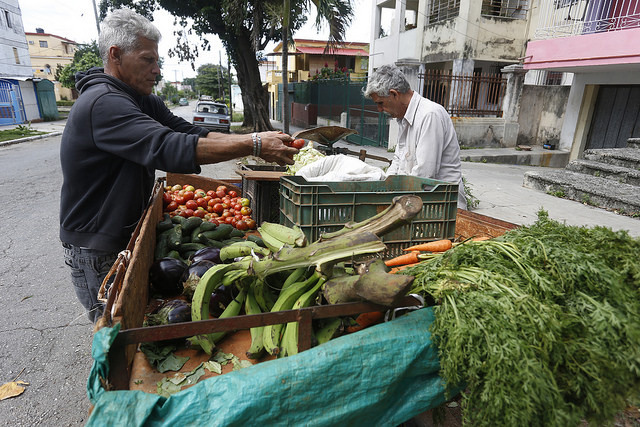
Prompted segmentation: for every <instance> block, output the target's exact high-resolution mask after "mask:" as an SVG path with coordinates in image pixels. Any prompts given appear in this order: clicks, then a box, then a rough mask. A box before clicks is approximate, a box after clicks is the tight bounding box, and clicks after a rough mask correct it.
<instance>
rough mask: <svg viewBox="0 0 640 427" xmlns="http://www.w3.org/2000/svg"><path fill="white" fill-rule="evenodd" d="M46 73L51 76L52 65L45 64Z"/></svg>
mask: <svg viewBox="0 0 640 427" xmlns="http://www.w3.org/2000/svg"><path fill="white" fill-rule="evenodd" d="M44 73H45V74H51V65H49V64H44Z"/></svg>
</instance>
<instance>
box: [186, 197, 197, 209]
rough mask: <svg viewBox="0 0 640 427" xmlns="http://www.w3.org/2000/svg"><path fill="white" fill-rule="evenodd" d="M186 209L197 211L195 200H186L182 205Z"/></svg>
mask: <svg viewBox="0 0 640 427" xmlns="http://www.w3.org/2000/svg"><path fill="white" fill-rule="evenodd" d="M184 205H185V206H186V207H187V209H191V210H196V209H198V203H197V202H196V201H195V200H193V199H192V200H187V201H186V202H185V204H184Z"/></svg>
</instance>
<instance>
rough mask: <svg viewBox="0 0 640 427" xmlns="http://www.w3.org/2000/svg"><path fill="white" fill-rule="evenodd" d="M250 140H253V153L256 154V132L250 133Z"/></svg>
mask: <svg viewBox="0 0 640 427" xmlns="http://www.w3.org/2000/svg"><path fill="white" fill-rule="evenodd" d="M251 140H252V141H253V155H254V156H256V157H257V156H258V154H257V153H258V133H257V132H254V133H252V134H251Z"/></svg>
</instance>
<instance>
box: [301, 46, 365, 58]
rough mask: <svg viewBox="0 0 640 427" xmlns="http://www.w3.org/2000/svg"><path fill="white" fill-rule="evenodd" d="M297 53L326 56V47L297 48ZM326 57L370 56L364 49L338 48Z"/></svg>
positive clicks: (329, 52)
mask: <svg viewBox="0 0 640 427" xmlns="http://www.w3.org/2000/svg"><path fill="white" fill-rule="evenodd" d="M296 51H297V52H300V53H310V54H315V55H324V54H325V53H324V47H309V46H297V47H296ZM326 55H341V56H369V52H367V51H366V50H364V49H360V48H355V49H349V48H338V49H334V50H332V51H328V52H327V53H326Z"/></svg>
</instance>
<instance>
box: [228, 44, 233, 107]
mask: <svg viewBox="0 0 640 427" xmlns="http://www.w3.org/2000/svg"><path fill="white" fill-rule="evenodd" d="M227 75H228V76H229V111H231V114H230V115H231V118H233V91H232V88H231V57H230V56H229V51H227Z"/></svg>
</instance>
